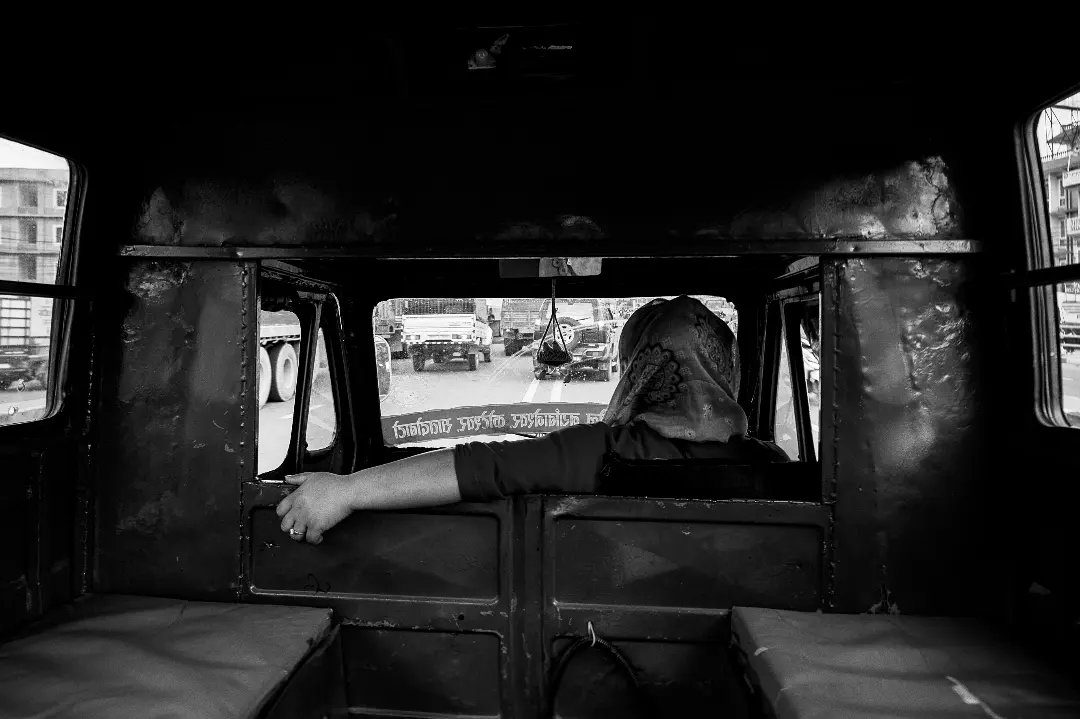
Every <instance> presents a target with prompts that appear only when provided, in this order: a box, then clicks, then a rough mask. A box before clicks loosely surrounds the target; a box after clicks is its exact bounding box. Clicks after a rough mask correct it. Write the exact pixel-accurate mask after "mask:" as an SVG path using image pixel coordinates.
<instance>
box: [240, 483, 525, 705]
mask: <svg viewBox="0 0 1080 719" xmlns="http://www.w3.org/2000/svg"><path fill="white" fill-rule="evenodd" d="M285 491H286V489H285V488H284V487H283V486H282V485H280V484H275V483H268V482H251V483H247V484H246V485H245V487H244V502H245V506H246V507H247V509H246V512H245V526H246V529H245V532H246V533H247V534H248V540H249V541H247V542H246V546H247V547H249V551H248V553H247V555H246V556H245V557H244V568H245V580H244V586H245V595H246V596H245V599H246V600H248V601H265V602H272V603H276V604H281V603H296V604H304V605H308V606H330V607H333V609H334V612H335V615H336V618H337V619H338V620H339V621H341V622H342V623H343V625H344V626H343V633H342V640H343V656H344V665H345V667H344V671H345V677H346V689H347V694H348V704H349V707H350V712H351V713H352V714H353V715H359V716H415V715H421V716H428V715H431V716H520V712H516V711H515V701H520V700H519V699H518V698H517V697H518V695H519V694H520V692H521V688H520V686H519V685H520V682H518V681H516V680H515V674H514V672H515V669H514V663H515V660H514V657H515V656H516V655H517V654H518V653H519V648H518V647H519V645H520V638H519V637H517V636H514V633H513V632H511V625H512V622H513V621H514V617H513V613H514V606H515V603H514V599H513V596H514V589H513V586H514V583H515V582H516V581H517V574H518V572H519V569H518V568H517V567H515V561H514V554H515V551H516V541H515V533H516V531H518V530H519V529H520V527H519V526H516V525H515V521H514V504H513V503H512V502H511V501H509V500H507V501H502V502H492V503H485V504H458V505H454V506H452V507H446V508H440V509H432V510H410V511H403V512H364V513H356V514H353V515H351V516H350V517H348V518H347V519H345V520H344V521H343V522H342V523H341V524H339V525H338V526H336V527H335V528H334V530H333V531H332V532H329V533H328V534H327V535H326V538H325V540H324V541H323V543H322V544H320V545H318V546H312V545H309V544H306V543H301V542H294V541H292V540H291V539H289V537H288V535H286V534H284V533H283V532H282V531H281V529H280V526H279V522H280V520H279V519H278V517H277V515H276V514H275V513H274V506H275V505H276V503H277V502H278V501H279V500H280V498H281V497H282V496H284V494H285ZM519 561H520V560H519Z"/></svg>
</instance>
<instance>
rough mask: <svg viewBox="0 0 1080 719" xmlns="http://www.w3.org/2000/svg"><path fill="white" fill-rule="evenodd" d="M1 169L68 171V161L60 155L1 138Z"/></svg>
mask: <svg viewBox="0 0 1080 719" xmlns="http://www.w3.org/2000/svg"><path fill="white" fill-rule="evenodd" d="M0 167H18V168H20V169H29V170H66V169H68V163H67V160H65V159H64V158H62V157H60V156H59V155H53V154H52V153H49V152H43V151H42V150H38V149H37V148H34V147H29V146H27V145H23V144H22V143H19V142H12V141H11V140H5V139H4V138H2V137H0Z"/></svg>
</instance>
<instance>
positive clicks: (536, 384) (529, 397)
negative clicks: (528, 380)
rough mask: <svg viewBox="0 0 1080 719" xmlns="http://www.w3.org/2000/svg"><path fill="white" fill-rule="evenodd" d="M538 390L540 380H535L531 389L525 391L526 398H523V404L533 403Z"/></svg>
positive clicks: (530, 386)
mask: <svg viewBox="0 0 1080 719" xmlns="http://www.w3.org/2000/svg"><path fill="white" fill-rule="evenodd" d="M538 389H540V380H538V379H533V381H532V384H530V385H529V388H528V389H527V390H525V396H524V397H522V398H521V401H522V402H532V401H533V395H535V394H536V390H538Z"/></svg>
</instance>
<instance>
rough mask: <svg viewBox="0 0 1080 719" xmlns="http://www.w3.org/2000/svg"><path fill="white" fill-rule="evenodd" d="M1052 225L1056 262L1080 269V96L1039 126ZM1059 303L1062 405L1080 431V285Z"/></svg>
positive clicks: (1065, 287)
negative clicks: (1078, 265) (1076, 266)
mask: <svg viewBox="0 0 1080 719" xmlns="http://www.w3.org/2000/svg"><path fill="white" fill-rule="evenodd" d="M1035 134H1036V141H1037V143H1038V147H1039V155H1040V160H1041V164H1042V174H1043V183H1044V188H1045V191H1046V195H1045V197H1046V202H1047V208H1046V210H1047V214H1048V216H1049V219H1050V222H1049V226H1050V243H1051V262H1052V264H1053V265H1054V266H1064V265H1076V264H1080V93H1077V94H1075V95H1072V96H1071V97H1067V98H1065V99H1064V100H1060V101H1059V102H1056V103H1054V104H1053V105H1051V106H1049V107H1047V108H1045V109H1044V110H1043V112H1042V113H1041V114H1040V115H1039V120H1038V122H1037V123H1036V130H1035ZM1054 290H1055V291H1054V295H1055V298H1056V300H1057V321H1058V350H1059V351H1058V355H1059V357H1060V361H1061V405H1062V410H1063V411H1064V413H1065V417H1066V419H1067V420H1068V422H1069V423H1070V424H1071V425H1072V426H1074V427H1080V282H1076V281H1074V282H1066V283H1062V284H1058V285H1056V286H1055V288H1054Z"/></svg>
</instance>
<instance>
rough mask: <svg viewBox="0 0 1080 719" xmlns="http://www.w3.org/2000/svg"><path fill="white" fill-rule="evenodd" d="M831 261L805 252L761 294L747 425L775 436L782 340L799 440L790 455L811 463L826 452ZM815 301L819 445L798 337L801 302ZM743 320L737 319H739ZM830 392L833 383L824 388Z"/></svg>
mask: <svg viewBox="0 0 1080 719" xmlns="http://www.w3.org/2000/svg"><path fill="white" fill-rule="evenodd" d="M828 269H829V265H828V263H827V262H825V258H823V257H817V256H807V257H804V258H802V259H800V260H797V261H796V262H794V263H792V264H791V265H790V266H789V267H788V272H787V273H786V274H784V275H783V276H782V277H780V278H779V279H778V280H777V282H776V284H775V285H774V286H773V287H772V288H770V290H769V291H768V292H767V293H766V294H765V296H764V298H763V299H764V303H763V305H761V306H762V307H763V308H764V313H763V320H764V327H763V328H762V332H761V341H760V344H759V346H758V358H759V359H758V378H757V382H756V393H757V398H756V401H755V402H754V403H753V407H752V416H751V426H752V427H753V430H752V435H753V436H754V437H756V438H758V439H762V440H766V441H769V442H775V441H776V409H777V404H776V400H777V391H778V388H779V380H780V356H781V355H780V343H781V342H783V343H784V347H785V349H786V351H787V355H788V371H789V372H790V373H791V392H792V401H793V402H794V403H795V426H796V435H797V437H798V440H799V456H798V457H797V458H794V459H793V460H792V461H797V462H806V463H810V464H816V463H820V461H821V459H822V458H821V457H819V456H818V455H819V454H821V455H824V454H825V430H826V426H827V423H826V422H825V421H824V407H825V406H826V405H825V401H826V400H825V398H826V392H827V389H826V386H827V384H828V378H827V377H826V376H825V375H826V371H827V370H826V367H825V362H824V360H825V355H826V351H827V347H826V343H825V333H826V322H827V321H828V320H827V317H826V312H825V308H826V301H827V291H826V290H827V287H828V282H827V279H826V275H827V272H828ZM810 302H817V303H818V307H819V311H820V313H821V315H820V316H821V326H820V327H819V328H818V332H819V333H820V334H821V353H822V356H821V365H820V370H819V371H820V373H821V390H820V392H821V406H822V408H823V409H822V417H819V420H818V433H819V437H818V440H819V442H820V443H821V448H822V449H821V451H820V452H819V451H818V444H817V443H816V442H815V441H814V438H813V428H812V427H811V425H810V399H809V396H808V394H807V388H806V372H805V369H804V365H803V357H802V337H801V335H800V329H801V314H802V313H801V312H798V311H797V310H798V308H799V307H800V306H805V305H806V304H807V303H810ZM789 315H790V316H795V315H798V317H799V319H800V321H799V322H797V323H792V322H790V321H789ZM739 324H740V325H741V324H742V323H741V322H740V323H739ZM828 391H830V392H831V389H830V390H828Z"/></svg>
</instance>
